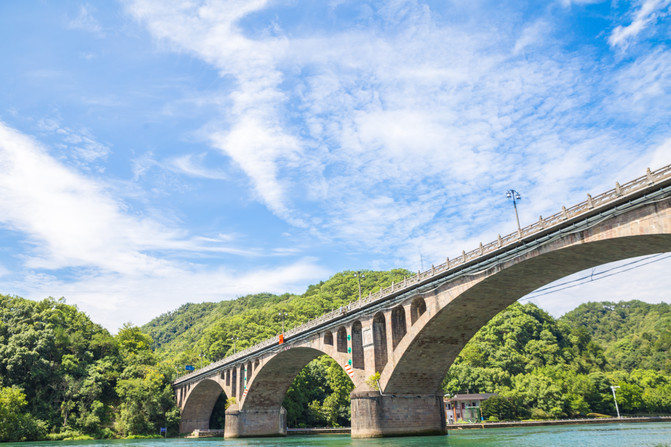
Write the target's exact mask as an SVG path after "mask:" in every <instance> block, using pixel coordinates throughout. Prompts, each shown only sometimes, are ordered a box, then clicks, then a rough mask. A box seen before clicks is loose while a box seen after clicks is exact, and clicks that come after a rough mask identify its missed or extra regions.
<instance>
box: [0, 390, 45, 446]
mask: <svg viewBox="0 0 671 447" xmlns="http://www.w3.org/2000/svg"><path fill="white" fill-rule="evenodd" d="M27 404H28V402H27V401H26V395H25V394H24V393H23V392H22V391H21V390H20V389H19V388H18V387H5V388H0V441H2V442H6V441H33V440H37V439H41V438H43V437H44V435H45V433H46V424H45V423H44V422H43V421H40V420H37V419H35V418H33V416H31V415H30V413H26V412H24V408H25V407H26V405H27Z"/></svg>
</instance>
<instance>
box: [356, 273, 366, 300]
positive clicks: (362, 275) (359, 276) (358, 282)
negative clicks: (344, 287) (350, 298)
mask: <svg viewBox="0 0 671 447" xmlns="http://www.w3.org/2000/svg"><path fill="white" fill-rule="evenodd" d="M354 276H356V282H357V284H359V301H361V278H365V277H366V275H364V274H363V273H361V272H355V273H354Z"/></svg>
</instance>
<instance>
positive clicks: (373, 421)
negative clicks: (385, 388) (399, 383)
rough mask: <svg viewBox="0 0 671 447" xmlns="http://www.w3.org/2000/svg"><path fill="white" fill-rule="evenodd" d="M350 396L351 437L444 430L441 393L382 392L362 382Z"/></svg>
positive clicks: (375, 436)
mask: <svg viewBox="0 0 671 447" xmlns="http://www.w3.org/2000/svg"><path fill="white" fill-rule="evenodd" d="M351 398H352V431H351V434H352V437H353V438H380V437H386V436H420V435H443V434H445V433H447V429H446V426H445V409H444V404H443V395H442V393H439V394H434V395H408V394H396V395H392V394H385V395H382V394H381V393H380V391H378V390H372V389H370V387H368V386H367V385H365V384H364V385H362V386H361V387H360V389H355V390H353V391H352V394H351Z"/></svg>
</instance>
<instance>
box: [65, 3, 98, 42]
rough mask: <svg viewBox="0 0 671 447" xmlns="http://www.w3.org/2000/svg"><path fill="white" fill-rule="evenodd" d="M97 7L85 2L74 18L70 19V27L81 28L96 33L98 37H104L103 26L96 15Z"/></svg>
mask: <svg viewBox="0 0 671 447" xmlns="http://www.w3.org/2000/svg"><path fill="white" fill-rule="evenodd" d="M94 14H95V8H94V7H93V6H91V5H89V4H88V3H87V4H83V5H81V6H80V7H79V13H78V14H77V17H75V18H74V19H70V20H69V21H68V27H69V28H70V29H79V30H83V31H87V32H89V33H92V34H94V35H95V36H97V37H104V35H105V33H104V32H103V28H102V26H101V25H100V23H99V22H98V20H97V19H96V18H95V16H94Z"/></svg>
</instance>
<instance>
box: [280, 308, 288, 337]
mask: <svg viewBox="0 0 671 447" xmlns="http://www.w3.org/2000/svg"><path fill="white" fill-rule="evenodd" d="M277 315H279V316H280V317H281V318H282V333H283V334H284V317H288V316H289V314H288V313H286V312H279V313H278V314H277Z"/></svg>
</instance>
